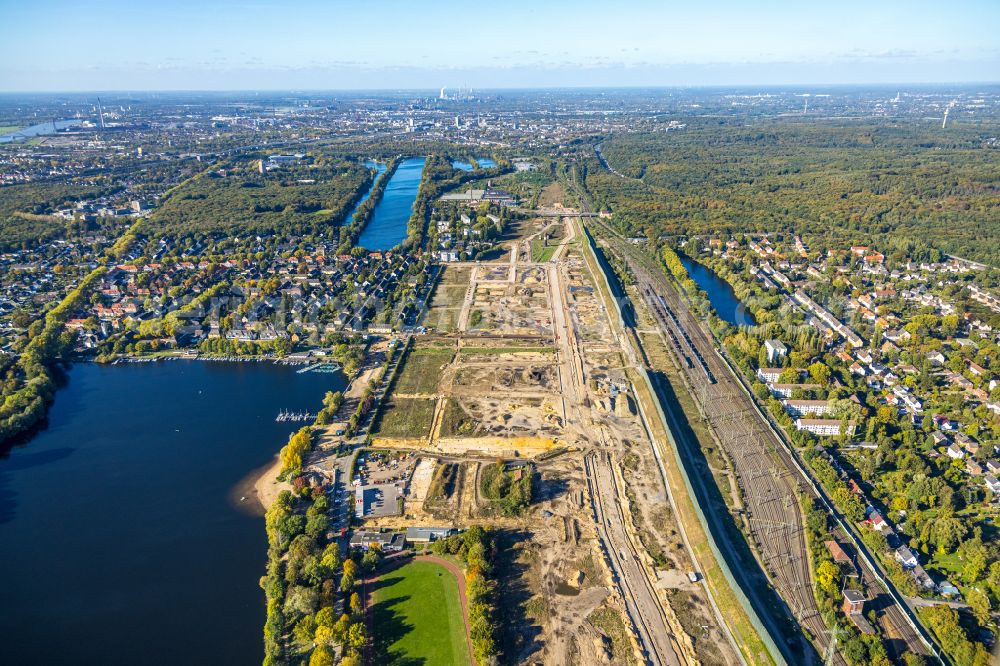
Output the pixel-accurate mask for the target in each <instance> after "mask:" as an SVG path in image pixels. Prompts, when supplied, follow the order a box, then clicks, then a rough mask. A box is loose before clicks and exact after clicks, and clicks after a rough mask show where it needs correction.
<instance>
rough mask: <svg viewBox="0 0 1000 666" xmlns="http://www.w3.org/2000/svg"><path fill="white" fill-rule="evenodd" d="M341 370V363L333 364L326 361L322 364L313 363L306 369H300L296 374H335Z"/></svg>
mask: <svg viewBox="0 0 1000 666" xmlns="http://www.w3.org/2000/svg"><path fill="white" fill-rule="evenodd" d="M338 370H340V364H339V363H331V362H329V361H324V362H322V363H313V364H312V365H307V366H306V367H304V368H300V369H298V370H296V371H295V372H297V373H299V374H302V373H303V372H328V373H333V372H337V371H338Z"/></svg>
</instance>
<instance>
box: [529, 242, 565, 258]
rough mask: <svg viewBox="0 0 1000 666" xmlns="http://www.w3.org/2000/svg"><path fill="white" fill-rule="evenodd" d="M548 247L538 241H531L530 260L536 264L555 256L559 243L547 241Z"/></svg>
mask: <svg viewBox="0 0 1000 666" xmlns="http://www.w3.org/2000/svg"><path fill="white" fill-rule="evenodd" d="M549 243H550V244H549V245H543V244H542V241H540V240H533V241H531V260H532V261H534V262H537V263H543V262H546V261H548V260H549V259H551V258H552V255H553V254H555V251H556V248H557V247H559V241H558V240H555V241H549Z"/></svg>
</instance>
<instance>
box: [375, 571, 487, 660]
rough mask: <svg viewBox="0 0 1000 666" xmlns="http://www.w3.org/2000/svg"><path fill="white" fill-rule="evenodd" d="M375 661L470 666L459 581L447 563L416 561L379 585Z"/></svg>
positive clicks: (376, 591) (384, 579) (393, 572)
mask: <svg viewBox="0 0 1000 666" xmlns="http://www.w3.org/2000/svg"><path fill="white" fill-rule="evenodd" d="M374 587H375V590H374V594H373V602H374V606H373V608H372V612H373V613H374V620H375V622H374V627H373V628H372V631H373V634H374V636H373V638H374V643H375V655H374V657H375V658H374V660H373V661H374V663H376V664H394V665H396V666H403V665H405V666H417V665H424V666H439V665H440V666H450V665H451V664H456V665H457V664H461V665H462V666H467V665H468V664H469V649H468V646H467V643H466V640H465V624H464V622H463V619H462V605H461V602H460V601H459V597H458V582H457V581H456V580H455V577H454V576H453V575H452V574H451V572H449V571H448V570H446V569H445V568H444V567H442V566H440V565H438V564H435V563H433V562H419V561H412V562H408V563H406V564H404V565H403V566H401V567H399V568H398V569H393V570H392V571H389V572H387V573H386V574H384V575H383V576H381V577H380V578H379V580H378V581H377V582H376V583H375V586H374Z"/></svg>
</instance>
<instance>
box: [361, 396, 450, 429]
mask: <svg viewBox="0 0 1000 666" xmlns="http://www.w3.org/2000/svg"><path fill="white" fill-rule="evenodd" d="M435 404H436V403H435V402H434V400H430V399H427V398H395V399H393V400H390V401H389V402H388V403H387V404H386V406H385V408H384V409H383V410H382V414H381V415H379V421H378V424H377V425H376V426H375V428H374V429H373V430H374V433H375V434H376V435H379V436H382V437H403V438H407V439H410V438H414V437H426V436H427V435H428V434H429V433H430V431H431V420H432V419H433V418H434V405H435Z"/></svg>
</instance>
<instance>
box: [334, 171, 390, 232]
mask: <svg viewBox="0 0 1000 666" xmlns="http://www.w3.org/2000/svg"><path fill="white" fill-rule="evenodd" d="M365 166H366V167H368V168H369V169H375V177H374V178H372V182H371V184H369V185H368V189H367V190H366V191H365V193H364V194H363V195H362V196H361V198H360V199H358V203H356V204H354V208H352V209H351V212H349V213H348V214H347V217H345V218H344V224H350V223H351V220H353V219H354V214H355V213H357V212H358V209H359V208H361V204H363V203H364V202H366V201H368V199H370V198H371V196H372V190H373V189H375V183H377V182H378V179H379V178H381V177H382V174H384V173H385V170H386V165H385V164H383V163H381V162H375V161H373V160H365Z"/></svg>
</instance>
